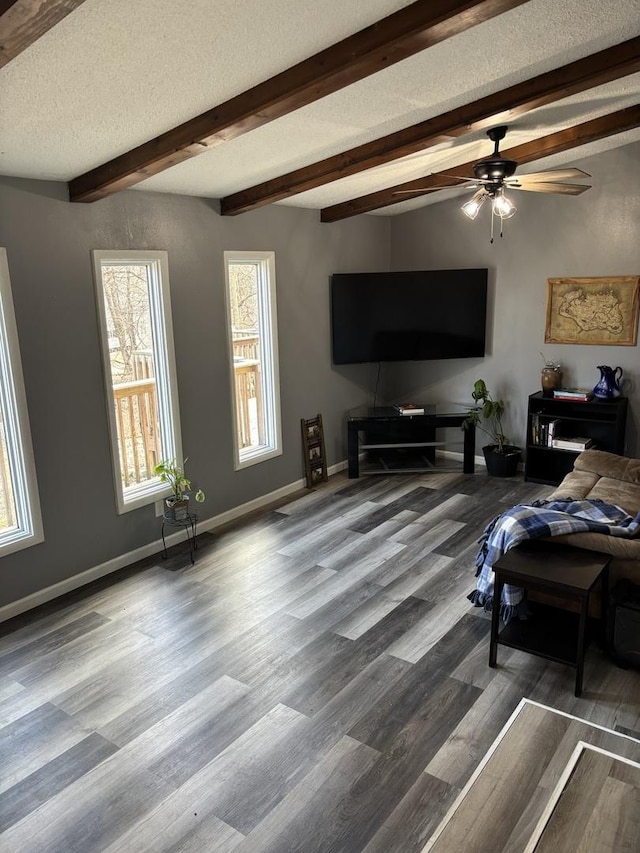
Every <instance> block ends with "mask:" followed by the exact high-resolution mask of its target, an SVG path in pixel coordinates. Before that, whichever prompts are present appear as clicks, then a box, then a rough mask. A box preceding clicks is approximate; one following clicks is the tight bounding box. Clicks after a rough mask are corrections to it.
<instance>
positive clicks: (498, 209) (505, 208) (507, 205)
mask: <svg viewBox="0 0 640 853" xmlns="http://www.w3.org/2000/svg"><path fill="white" fill-rule="evenodd" d="M517 209H518V208H517V207H516V206H515V204H513V202H512V201H509V199H508V198H507V197H506V195H505V194H504V190H503V189H502V188H500V189H499V190H496V193H495V195H494V196H493V203H492V210H493V213H494V216H499V217H500V219H511V217H512V216H513V215H514V214H515V213H516V211H517Z"/></svg>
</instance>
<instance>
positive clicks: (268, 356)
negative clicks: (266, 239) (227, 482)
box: [224, 250, 282, 471]
mask: <svg viewBox="0 0 640 853" xmlns="http://www.w3.org/2000/svg"><path fill="white" fill-rule="evenodd" d="M235 263H238V264H256V265H258V267H259V268H260V274H259V295H258V316H259V325H260V364H261V367H262V377H263V378H262V382H263V388H264V387H265V386H267V383H268V386H267V387H268V388H269V390H270V394H268V395H267V394H263V401H264V415H265V424H266V431H267V443H266V444H264V445H259V446H258V447H257V448H251V449H248V450H246V452H243V448H241V447H239V445H238V424H237V412H238V400H237V395H236V379H235V370H234V361H233V324H232V316H231V299H230V276H229V270H230V266H231V264H235ZM224 275H225V288H224V299H225V308H226V326H227V353H228V358H229V377H230V386H231V401H232V412H231V422H232V426H233V449H234V470H236V471H240V470H242V469H243V468H248V467H250V466H251V465H257V464H258V463H259V462H266V461H267V460H268V459H274V458H275V457H277V456H282V409H281V402H280V360H279V353H278V312H277V304H276V266H275V252H264V251H238V250H233V251H231V250H228V251H225V252H224Z"/></svg>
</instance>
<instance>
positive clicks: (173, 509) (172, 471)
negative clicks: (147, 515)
mask: <svg viewBox="0 0 640 853" xmlns="http://www.w3.org/2000/svg"><path fill="white" fill-rule="evenodd" d="M184 461H185V462H186V461H187V460H186V459H185V460H184ZM153 473H154V474H155V475H156V476H158V477H160V480H161V481H162V482H163V483H167V484H168V485H169V486H170V487H171V490H172V492H173V494H171V495H170V496H169V497H168V498H165V505H166V508H167V509H166V512H165V514H166V515H167V517H168V518H171V519H173V520H174V521H182V520H184V519H185V518H187V516H188V514H189V491H190V490H191V480H188V479H187V477H186V476H185V473H184V470H183V468H181V467H180V465H178V462H177V460H176V459H165V460H163V461H162V462H158V464H157V465H156V466H155V468H154V469H153ZM194 498H195V500H196V501H198V503H202V501H204V499H205V494H204V492H203V491H202V489H198V491H197V492H196V493H195V494H194Z"/></svg>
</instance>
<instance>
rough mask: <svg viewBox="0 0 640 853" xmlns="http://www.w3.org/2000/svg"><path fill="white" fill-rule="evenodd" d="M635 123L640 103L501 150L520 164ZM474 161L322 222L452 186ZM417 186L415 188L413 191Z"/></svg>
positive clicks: (359, 201) (330, 213) (339, 209)
mask: <svg viewBox="0 0 640 853" xmlns="http://www.w3.org/2000/svg"><path fill="white" fill-rule="evenodd" d="M635 127H640V104H636V105H635V106H633V107H628V108H627V109H623V110H618V111H617V112H615V113H610V114H609V115H606V116H601V117H600V118H595V119H592V120H591V121H586V122H583V123H582V124H577V125H575V126H574V127H569V128H567V129H566V130H560V131H558V132H557V133H551V134H550V135H549V136H543V137H541V138H540V139H534V140H533V141H532V142H525V143H524V144H523V145H518V146H516V147H515V148H510V149H509V150H508V151H502V152H501V154H502V156H503V157H505V158H506V159H509V160H515V161H516V163H518V164H519V165H522V164H524V163H532V162H534V161H536V160H540V159H541V158H543V157H550V156H551V155H552V154H560V153H562V152H563V151H570V150H571V149H572V148H576V147H578V146H579V145H587V144H588V143H589V142H595V141H596V140H598V139H604V138H605V137H607V136H613V135H614V134H616V133H623V132H624V131H625V130H632V129H633V128H635ZM473 165H474V164H473V162H470V163H462V164H460V165H459V166H451V167H450V168H449V169H448V170H447V172H440V173H437V174H433V175H426V176H425V177H424V178H417V179H416V180H413V181H407V182H406V183H404V184H398V185H397V186H394V187H387V188H386V189H384V190H380V191H378V192H375V193H370V194H369V195H365V196H361V197H360V198H355V199H350V200H349V201H345V202H342V203H341V204H334V205H332V206H331V207H325V208H324V209H323V210H321V211H320V219H321V220H322V222H337V221H339V220H341V219H347V218H348V217H350V216H356V215H357V214H359V213H370V212H371V211H372V210H379V209H380V208H381V207H388V206H389V205H391V204H399V203H400V202H402V201H406V200H407V199H409V198H419V197H420V196H421V195H427V194H429V193H432V192H437V191H438V190H443V189H451V186H452V184H451V177H450V173H451V172H455V174H456V175H460V176H461V177H465V176H467V177H469V178H470V179H473V177H474V175H473ZM461 185H462V181H461ZM414 190H415V192H413V191H414ZM405 192H406V193H407V196H406V197H403V195H402V193H405Z"/></svg>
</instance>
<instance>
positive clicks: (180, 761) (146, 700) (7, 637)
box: [0, 473, 640, 853]
mask: <svg viewBox="0 0 640 853" xmlns="http://www.w3.org/2000/svg"><path fill="white" fill-rule="evenodd" d="M549 491H550V490H549V489H547V488H545V487H540V486H533V485H532V484H527V483H523V482H522V480H521V479H518V478H516V479H513V480H496V479H490V478H488V477H487V476H486V474H484V473H477V474H475V475H463V474H459V473H452V474H444V473H434V474H432V475H415V476H414V475H396V476H388V477H376V478H365V477H363V478H361V479H359V480H348V479H346V478H345V477H344V476H343V475H338V476H336V477H333V478H331V480H330V481H329V483H327V484H324V485H322V486H319V487H318V488H316V489H314V490H313V491H310V492H304V493H301V494H300V496H299V497H296V499H294V500H291V501H290V502H289V503H287V504H284V505H281V506H279V507H278V508H276V509H271V510H268V511H264V512H262V513H260V514H257V515H255V516H253V517H251V518H250V519H248V520H246V521H244V522H243V523H240V524H237V525H235V526H232V527H229V528H228V529H226V530H224V531H221V532H219V533H217V534H216V535H211V534H203V535H201V536H200V537H199V548H198V551H197V559H196V563H195V565H194V566H191V565H190V561H189V555H188V549H187V548H186V547H184V546H176V547H175V548H173V549H171V550H170V553H169V558H168V559H167V560H166V561H163V560H161V559H160V556H159V555H158V558H157V559H155V560H151V559H150V560H147V561H144V562H142V563H139V564H137V565H136V566H133V567H130V568H128V569H126V570H123V571H122V572H120V573H118V574H117V575H112V576H111V577H109V578H105V579H102V580H101V581H98V582H96V583H95V584H92V585H91V586H90V587H86V588H84V589H83V590H78V591H76V592H74V593H72V594H70V595H67V596H65V597H64V598H61V599H59V600H58V601H56V602H52V603H50V604H48V605H45V606H43V607H41V608H39V609H38V610H37V611H33V612H32V613H30V614H24V615H23V616H21V617H18V618H17V619H14V620H12V622H11V623H7V624H5V625H4V626H0V751H1V752H0V833H1V834H0V849H1V850H2V851H3V853H4V852H5V851H6V853H14V851H15V853H18V852H19V853H32V851H33V853H35V851H37V853H74V851H77V853H92V851H109V853H116V851H118V853H129V851H136V853H139V851H153V853H177V851H182V853H185V851H207V853H231V851H234V853H267V852H268V853H301V852H302V851H305V853H314V852H315V853H400V852H401V853H418V851H421V849H422V847H423V846H424V844H425V843H426V841H427V840H428V838H429V837H430V835H431V834H432V832H433V831H434V830H435V828H436V827H437V826H438V824H439V823H440V821H441V819H442V817H443V816H444V814H446V812H447V810H448V809H449V807H450V806H451V804H452V802H453V801H454V800H455V798H456V797H457V796H458V794H459V792H460V790H461V789H462V787H463V786H464V785H465V783H466V782H467V780H468V779H469V777H470V776H471V774H472V773H473V771H474V769H475V767H476V766H477V764H478V762H479V761H480V759H481V758H482V756H483V755H484V753H485V752H486V750H487V749H488V747H489V746H490V744H491V743H492V742H493V740H494V739H495V737H496V736H497V734H498V733H499V731H500V730H501V728H502V727H503V726H504V724H505V722H506V721H507V719H508V718H509V716H510V715H511V714H512V713H513V711H514V709H515V708H516V706H517V705H518V702H519V701H520V699H521V698H522V697H523V696H526V697H528V698H531V699H534V700H537V701H539V702H541V703H543V704H546V705H549V706H552V707H556V708H559V709H561V710H564V711H567V712H569V713H572V714H575V715H576V716H578V717H582V718H585V719H588V720H591V721H593V722H596V723H599V724H600V725H603V726H607V727H609V728H612V729H616V730H618V731H622V732H625V733H627V734H631V735H632V736H635V737H638V736H640V673H638V672H635V671H633V670H623V669H619V668H617V667H615V666H614V665H613V664H612V663H610V662H609V661H608V660H607V659H606V658H605V657H604V656H603V654H602V653H601V652H600V651H599V650H598V649H597V648H592V649H590V650H589V652H588V654H587V660H586V667H585V690H584V693H583V695H582V697H581V698H580V699H576V698H575V697H574V696H573V671H572V670H571V669H569V668H566V667H562V666H560V665H557V664H553V663H550V662H546V661H542V660H539V659H536V658H534V657H531V656H529V655H526V654H524V653H521V652H517V651H513V650H508V649H505V650H503V651H502V652H501V654H500V661H499V666H498V667H497V668H496V669H490V668H489V667H488V665H487V664H488V654H489V652H488V638H489V627H490V626H489V620H488V617H487V616H486V615H485V614H484V613H482V612H481V611H480V610H478V609H476V608H473V607H471V605H470V604H469V603H468V601H467V600H466V594H467V593H468V592H469V591H470V590H471V589H473V587H474V583H475V578H474V558H475V553H476V548H477V544H476V542H477V538H478V536H479V535H480V533H481V531H482V529H483V527H484V525H485V524H486V523H487V522H488V521H489V520H490V519H491V518H492V517H493V516H494V515H496V514H497V513H499V512H501V511H502V510H504V509H506V508H508V507H510V506H512V505H513V504H515V503H518V502H520V501H526V500H532V499H535V498H537V497H542V496H544V495H545V494H547V493H548V492H549Z"/></svg>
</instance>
